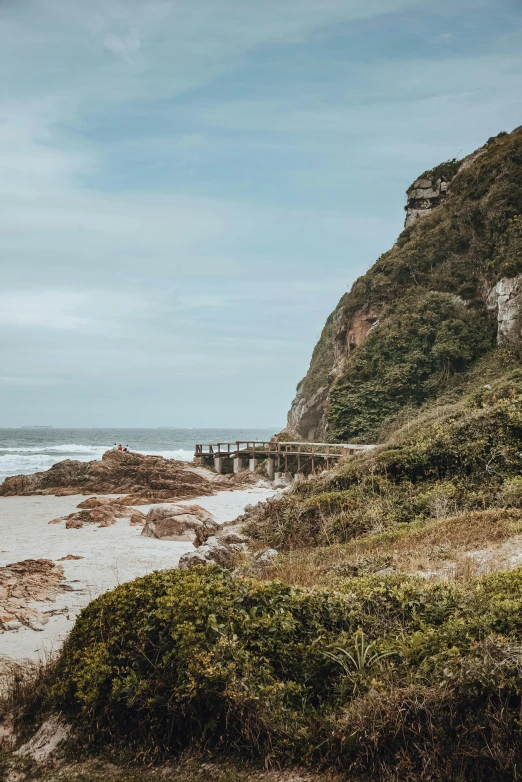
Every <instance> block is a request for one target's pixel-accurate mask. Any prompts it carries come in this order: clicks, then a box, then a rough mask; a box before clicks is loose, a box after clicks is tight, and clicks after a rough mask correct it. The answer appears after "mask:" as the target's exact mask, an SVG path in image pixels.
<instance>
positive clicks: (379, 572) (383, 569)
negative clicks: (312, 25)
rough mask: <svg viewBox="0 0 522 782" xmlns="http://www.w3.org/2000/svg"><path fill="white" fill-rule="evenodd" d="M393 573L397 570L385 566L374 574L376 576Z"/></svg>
mask: <svg viewBox="0 0 522 782" xmlns="http://www.w3.org/2000/svg"><path fill="white" fill-rule="evenodd" d="M392 573H395V570H394V569H393V568H392V567H384V568H382V570H376V571H375V573H374V575H376V576H390V575H391V574H392Z"/></svg>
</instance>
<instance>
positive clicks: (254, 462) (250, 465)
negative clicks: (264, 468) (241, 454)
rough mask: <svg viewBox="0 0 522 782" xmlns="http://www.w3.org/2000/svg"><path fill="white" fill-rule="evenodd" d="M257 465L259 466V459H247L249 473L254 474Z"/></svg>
mask: <svg viewBox="0 0 522 782" xmlns="http://www.w3.org/2000/svg"><path fill="white" fill-rule="evenodd" d="M258 464H259V459H249V460H248V469H249V470H250V472H255V471H256V467H257V465H258Z"/></svg>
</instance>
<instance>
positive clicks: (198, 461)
mask: <svg viewBox="0 0 522 782" xmlns="http://www.w3.org/2000/svg"><path fill="white" fill-rule="evenodd" d="M194 464H195V465H197V466H198V467H204V466H205V459H204V458H203V457H202V456H195V457H194Z"/></svg>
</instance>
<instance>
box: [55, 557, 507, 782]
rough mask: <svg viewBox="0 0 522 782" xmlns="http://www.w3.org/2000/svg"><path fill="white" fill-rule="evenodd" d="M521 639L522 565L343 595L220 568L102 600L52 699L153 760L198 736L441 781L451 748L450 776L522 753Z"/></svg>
mask: <svg viewBox="0 0 522 782" xmlns="http://www.w3.org/2000/svg"><path fill="white" fill-rule="evenodd" d="M521 633H522V570H517V571H513V572H512V573H509V574H502V575H500V576H498V575H497V576H493V577H487V578H484V579H482V580H479V581H477V582H472V583H470V584H468V585H467V586H466V587H459V586H458V585H456V584H454V583H453V584H452V583H440V584H430V583H427V582H426V581H424V580H422V579H412V578H406V577H404V576H390V577H386V578H383V577H377V576H367V577H361V578H350V579H345V580H343V581H341V582H339V584H338V586H337V590H336V591H332V592H330V593H327V592H324V591H317V590H309V591H305V590H299V589H291V588H290V587H288V586H285V585H283V584H281V583H280V582H257V581H254V580H251V579H245V578H240V577H235V576H232V575H231V574H230V573H228V572H224V571H222V570H220V569H219V568H216V567H213V568H202V567H197V568H194V569H193V570H190V571H185V572H180V571H170V572H162V573H154V574H152V575H150V576H147V577H145V578H142V579H138V580H137V581H135V582H132V583H129V584H125V585H123V586H120V587H118V588H117V589H116V590H114V591H113V592H111V593H109V594H107V595H104V596H102V597H100V598H98V599H97V600H95V601H94V602H93V603H91V604H90V605H89V606H88V607H87V608H86V609H84V611H83V612H82V613H81V615H80V617H79V619H78V621H77V623H76V625H75V627H74V629H73V632H72V633H71V636H70V637H69V639H68V641H67V643H66V645H65V647H64V649H63V652H62V654H61V656H60V659H59V660H58V662H57V664H56V665H55V667H54V669H53V671H52V672H51V678H52V680H53V681H54V685H53V688H52V696H51V703H50V704H48V706H49V705H52V706H53V707H54V708H56V709H60V710H61V711H62V712H63V713H65V715H68V716H69V718H73V719H75V720H76V727H75V730H76V737H77V739H76V740H79V738H83V739H84V741H86V742H87V745H88V746H89V747H91V748H105V749H107V747H108V746H113V747H117V748H119V750H120V751H122V749H124V750H125V751H127V752H132V753H133V754H134V755H135V756H138V757H140V758H149V759H150V758H153V757H156V758H160V757H163V756H165V755H168V754H169V753H172V752H177V751H179V750H181V749H182V748H183V747H187V746H192V747H195V746H197V747H199V748H206V749H208V750H214V751H215V750H220V751H225V750H226V751H229V752H235V753H239V754H240V756H245V755H246V754H248V756H249V757H254V758H258V759H262V760H265V761H266V762H272V763H295V762H300V763H305V764H306V763H313V764H314V765H317V764H320V765H329V766H337V767H339V768H344V769H350V771H351V772H352V774H353V775H354V776H355V775H356V773H359V774H362V773H366V774H373V775H374V776H373V777H372V778H375V779H384V778H385V773H386V772H387V770H388V772H389V771H390V770H391V769H392V768H393V769H396V770H397V769H402V770H403V771H404V774H405V778H408V779H430V778H432V776H430V775H431V774H432V773H435V771H437V772H438V773H440V772H441V771H444V770H445V768H446V767H447V766H445V763H446V760H445V759H447V758H449V757H451V759H452V763H453V764H454V765H453V769H452V771H453V772H457V771H458V773H459V774H460V775H461V776H460V777H458V776H456V775H455V774H454V773H452V775H451V776H450V777H449V778H464V779H465V778H469V779H478V780H482V779H484V780H485V779H488V778H493V777H491V774H494V773H496V774H497V776H496V777H494V778H496V779H502V778H504V777H502V776H501V775H502V774H503V773H508V771H509V768H510V764H511V765H512V763H513V762H520V754H521V747H522V742H521V741H520V738H521V735H520V725H519V719H518V718H519V714H520V708H521V698H520V691H521V685H522V677H521V671H520V655H519V651H517V650H519V643H520V638H521ZM397 727H399V730H397ZM499 729H500V733H498V730H499ZM496 731H497V732H496ZM392 737H393V739H392ZM435 737H436V742H435V744H436V746H435V744H434V741H435ZM493 746H494V747H495V752H494V753H491V748H492V747H493ZM408 774H409V775H410V776H407V775H408ZM415 775H416V776H415ZM488 775H489V776H488ZM498 775H500V776H498ZM506 779H507V777H506Z"/></svg>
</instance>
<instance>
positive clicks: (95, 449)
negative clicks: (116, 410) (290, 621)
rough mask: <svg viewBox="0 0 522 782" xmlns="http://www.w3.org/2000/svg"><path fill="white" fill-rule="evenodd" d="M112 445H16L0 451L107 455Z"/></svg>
mask: <svg viewBox="0 0 522 782" xmlns="http://www.w3.org/2000/svg"><path fill="white" fill-rule="evenodd" d="M109 448H112V446H111V445H77V444H76V443H71V444H70V445H68V444H66V445H34V446H31V447H27V448H18V447H17V446H16V445H13V446H11V447H10V448H0V451H9V452H10V453H89V454H98V453H105V451H108V450H109Z"/></svg>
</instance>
